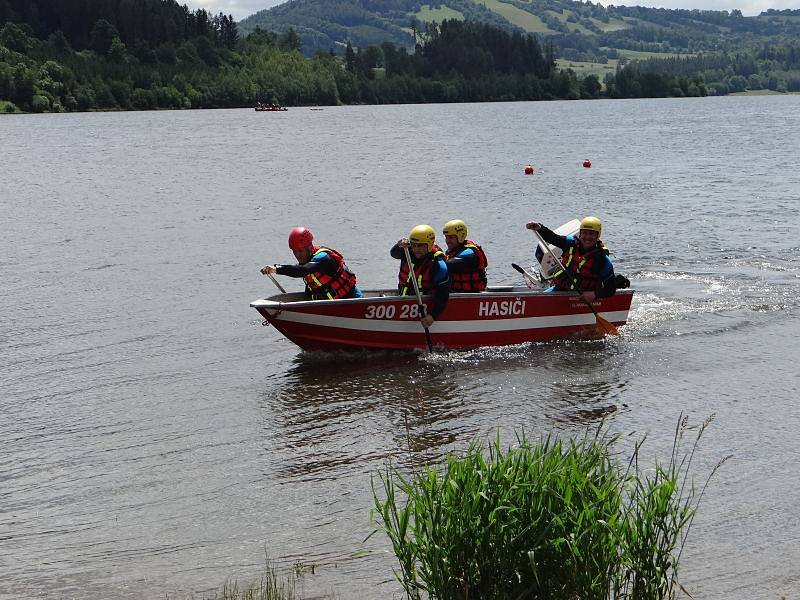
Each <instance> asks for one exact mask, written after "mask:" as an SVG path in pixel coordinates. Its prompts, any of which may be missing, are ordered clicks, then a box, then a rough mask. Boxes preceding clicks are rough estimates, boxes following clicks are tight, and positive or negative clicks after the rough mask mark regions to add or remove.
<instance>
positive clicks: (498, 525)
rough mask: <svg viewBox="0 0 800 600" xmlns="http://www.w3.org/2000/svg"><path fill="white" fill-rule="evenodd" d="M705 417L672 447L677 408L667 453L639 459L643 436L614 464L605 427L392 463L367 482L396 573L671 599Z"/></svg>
mask: <svg viewBox="0 0 800 600" xmlns="http://www.w3.org/2000/svg"><path fill="white" fill-rule="evenodd" d="M707 425H708V422H706V423H704V424H703V425H702V426H701V427H700V428H699V429H698V430H697V432H696V438H695V441H694V444H693V446H692V448H691V450H690V451H689V453H688V454H681V451H680V447H681V441H682V439H683V436H684V434H685V433H686V432H687V431H688V430H689V428H688V426H687V423H686V420H685V419H682V420H681V421H680V422H679V424H678V427H677V428H676V431H675V443H674V446H673V452H672V455H671V456H670V458H669V460H668V461H667V462H666V463H660V462H656V464H655V467H654V468H650V469H647V470H645V469H643V468H641V467H640V463H639V460H640V450H641V445H642V443H643V442H644V440H642V441H641V442H639V443H637V444H636V445H635V448H634V450H633V454H632V456H631V457H630V459H629V460H628V461H627V462H626V463H624V464H620V463H618V462H617V461H616V460H615V458H614V457H615V456H616V452H615V450H614V445H615V443H616V441H617V440H618V438H617V437H609V436H607V435H606V434H603V433H597V434H596V435H587V436H586V437H585V438H583V439H582V440H579V441H572V440H568V441H564V440H561V439H556V438H551V437H547V438H545V439H543V440H541V441H540V442H538V443H531V442H529V441H527V440H526V439H525V438H524V437H522V438H521V439H519V443H518V444H517V446H516V447H514V448H509V449H506V450H504V449H503V448H501V445H500V442H499V439H497V440H495V441H494V442H493V443H491V444H489V446H488V447H487V448H485V449H484V448H482V447H481V446H479V445H478V444H475V443H473V444H472V445H471V446H470V447H469V449H468V451H467V452H466V454H465V455H464V456H461V457H456V456H451V457H449V458H448V459H447V463H446V465H445V466H444V468H443V469H434V468H427V469H425V470H423V471H422V472H420V473H417V474H413V475H410V476H405V475H403V474H401V473H400V472H399V471H397V470H396V469H394V468H392V467H391V466H390V467H388V468H387V470H386V471H385V472H384V473H382V475H381V477H380V485H377V486H376V485H375V484H374V483H373V493H374V499H375V509H376V514H377V520H378V523H379V527H380V529H379V530H378V531H383V532H384V533H385V534H386V535H387V536H388V537H389V539H390V541H391V543H392V546H393V549H394V552H395V555H396V556H397V559H398V562H399V565H400V568H399V571H398V572H396V575H397V578H398V579H399V581H400V582H401V584H402V585H403V587H404V589H405V590H406V593H407V595H408V597H409V598H411V599H415V600H416V599H421V598H431V599H434V598H436V599H441V600H445V599H447V600H449V599H465V600H466V599H468V598H493V599H497V600H502V599H512V598H540V599H545V598H546V599H550V598H552V599H554V600H555V599H563V598H593V599H594V598H597V599H606V598H638V599H642V600H644V599H652V600H663V599H665V598H674V597H675V596H676V593H677V590H678V589H679V587H678V586H679V583H678V565H679V562H680V557H681V551H682V549H683V545H684V543H685V541H686V536H687V535H688V533H689V530H690V528H691V524H692V521H693V519H694V517H695V514H696V510H697V506H698V504H699V502H700V500H701V498H702V495H703V491H704V490H705V486H703V487H702V489H700V490H698V489H697V488H696V487H695V486H694V485H693V483H692V482H690V481H689V480H688V472H689V468H690V466H691V462H692V457H693V456H694V452H695V449H696V446H697V442H698V441H699V439H700V436H701V435H702V432H703V430H704V429H705V427H706V426H707ZM723 462H724V461H723ZM720 464H721V463H720ZM718 466H719V465H717V467H718ZM715 470H716V468H715V469H714V471H715ZM712 475H713V472H712ZM709 478H710V476H709ZM706 484H707V481H706Z"/></svg>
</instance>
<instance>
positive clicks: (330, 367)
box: [261, 340, 627, 480]
mask: <svg viewBox="0 0 800 600" xmlns="http://www.w3.org/2000/svg"><path fill="white" fill-rule="evenodd" d="M625 351H626V346H625V342H624V341H618V340H591V341H557V342H548V343H535V344H525V345H520V346H510V347H502V348H485V349H477V350H471V351H467V352H440V353H433V354H430V355H428V354H424V353H341V354H315V353H304V352H298V354H297V356H296V357H295V358H294V359H293V361H292V366H291V368H289V370H288V371H287V372H286V374H285V375H284V376H283V378H282V379H281V380H280V381H279V382H277V383H276V382H274V381H270V383H269V385H268V387H267V388H266V389H265V390H264V392H263V394H262V400H261V405H262V411H263V414H264V421H265V423H264V428H265V432H270V435H272V437H271V438H270V448H271V451H272V452H280V453H282V454H283V455H284V457H285V458H284V461H283V462H282V465H281V467H280V469H279V471H280V473H281V476H282V477H286V478H294V477H298V476H299V477H308V478H310V479H315V480H316V479H325V478H330V477H336V476H339V475H342V474H343V473H346V472H348V471H349V470H350V469H352V468H354V465H357V464H363V463H369V462H372V461H374V460H376V459H381V460H382V459H386V458H388V457H390V456H391V457H394V458H395V459H396V460H397V461H399V462H401V463H413V464H421V463H426V462H430V461H433V460H436V459H437V458H439V457H440V456H442V454H444V453H446V452H448V451H451V450H453V449H455V448H456V444H457V442H461V444H460V445H461V446H463V442H464V440H469V439H472V438H473V437H475V436H477V435H478V434H479V433H481V432H485V430H486V427H485V420H486V418H487V417H488V418H490V419H491V420H492V421H493V422H495V423H496V427H497V428H500V429H502V430H507V432H508V433H509V434H512V433H513V432H514V431H519V430H521V429H523V428H527V429H529V430H530V429H533V430H536V429H538V428H539V427H538V424H539V423H540V422H542V420H546V421H549V422H557V423H562V424H563V425H564V426H566V427H569V428H575V427H583V426H586V425H588V424H591V423H594V422H597V421H599V420H601V419H603V418H605V417H606V416H608V415H609V414H612V413H614V412H615V411H617V410H619V408H621V407H622V408H624V406H625V405H624V404H623V403H621V402H619V398H620V397H621V396H623V395H624V392H625V385H626V384H625V382H626V380H627V375H626V374H625V373H624V371H623V372H620V367H619V365H620V361H619V358H618V354H619V353H620V352H623V353H624V352H625ZM484 375H485V377H487V378H490V380H491V381H492V382H498V385H491V384H490V385H488V386H487V381H486V380H485V379H484V377H483V376H484ZM276 425H277V426H278V429H279V433H278V434H277V435H274V431H275V428H276ZM370 436H372V437H370ZM381 437H386V440H385V443H384V444H383V445H377V444H374V443H373V442H375V441H376V438H381ZM459 447H460V446H459Z"/></svg>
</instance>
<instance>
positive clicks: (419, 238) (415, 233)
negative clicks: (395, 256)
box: [408, 225, 436, 252]
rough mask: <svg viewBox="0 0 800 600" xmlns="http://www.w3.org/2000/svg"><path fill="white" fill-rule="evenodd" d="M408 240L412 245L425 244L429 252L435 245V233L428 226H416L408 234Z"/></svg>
mask: <svg viewBox="0 0 800 600" xmlns="http://www.w3.org/2000/svg"><path fill="white" fill-rule="evenodd" d="M408 239H409V240H410V241H411V243H412V244H426V245H427V246H428V252H430V251H431V250H433V245H434V244H435V243H436V232H435V231H434V230H433V227H431V226H430V225H417V226H416V227H414V229H412V230H411V233H409V234H408Z"/></svg>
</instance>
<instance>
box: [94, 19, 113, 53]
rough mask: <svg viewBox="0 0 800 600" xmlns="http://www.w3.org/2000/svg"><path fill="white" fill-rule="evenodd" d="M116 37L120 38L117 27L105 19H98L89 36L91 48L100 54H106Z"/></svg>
mask: <svg viewBox="0 0 800 600" xmlns="http://www.w3.org/2000/svg"><path fill="white" fill-rule="evenodd" d="M114 38H117V39H119V32H118V31H117V28H116V27H114V26H113V25H112V24H111V23H109V22H108V21H106V20H105V19H98V20H97V21H96V22H95V24H94V27H92V33H91V34H90V36H89V48H90V49H91V50H94V51H95V52H97V53H98V54H102V55H106V54H108V51H109V50H110V49H111V44H112V43H113V42H114Z"/></svg>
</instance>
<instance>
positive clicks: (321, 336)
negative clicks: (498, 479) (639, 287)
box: [250, 287, 633, 351]
mask: <svg viewBox="0 0 800 600" xmlns="http://www.w3.org/2000/svg"><path fill="white" fill-rule="evenodd" d="M632 297H633V291H631V290H624V291H619V292H617V294H615V295H614V296H612V297H611V298H604V299H602V300H597V301H595V302H594V303H593V307H594V309H595V310H596V311H597V312H598V314H600V316H602V317H603V318H604V319H606V320H607V321H610V322H611V323H614V324H615V325H624V324H625V323H626V321H627V319H628V311H629V310H630V306H631V300H632ZM423 300H424V301H425V304H426V305H427V306H428V308H430V306H431V298H430V297H424V298H423ZM250 306H252V307H253V308H255V309H256V310H257V311H258V312H259V313H260V314H261V315H262V316H263V317H264V319H266V321H267V322H268V323H269V324H271V325H273V326H274V327H275V328H276V329H277V330H278V331H280V332H281V333H282V334H283V335H285V336H286V337H287V338H289V339H290V340H291V341H292V342H294V343H295V344H297V345H298V346H300V347H301V348H303V349H304V350H318V351H334V350H364V349H372V350H413V349H417V348H427V346H428V344H427V340H426V337H425V332H424V330H423V328H422V325H421V324H420V322H419V315H418V314H417V306H416V299H415V298H413V297H408V296H397V295H394V292H393V291H392V290H383V291H371V292H365V293H364V298H354V299H347V300H303V295H302V294H301V293H290V294H280V295H277V296H272V297H271V298H266V299H263V300H255V301H253V302H251V304H250ZM430 333H431V339H432V341H433V345H434V346H436V347H440V348H447V349H467V348H477V347H481V346H505V345H509V344H521V343H525V342H533V341H542V340H552V339H559V338H568V337H573V336H582V335H586V336H592V335H597V327H596V319H595V316H594V315H593V314H592V312H591V311H590V310H589V307H588V306H587V305H586V304H585V303H584V302H582V301H581V300H579V299H578V297H577V296H576V295H575V294H572V293H567V292H555V293H545V292H540V291H531V290H529V289H527V288H518V287H503V288H490V289H488V290H486V291H484V292H480V293H477V294H451V295H450V300H449V301H448V303H447V307H446V308H445V310H444V311H443V312H442V314H441V315H439V319H438V320H437V321H436V322H435V323H434V324H433V325H432V326H431V328H430Z"/></svg>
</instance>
